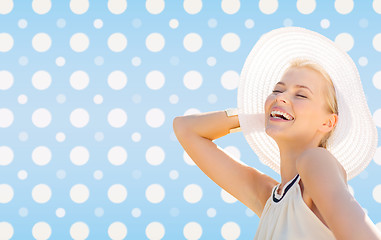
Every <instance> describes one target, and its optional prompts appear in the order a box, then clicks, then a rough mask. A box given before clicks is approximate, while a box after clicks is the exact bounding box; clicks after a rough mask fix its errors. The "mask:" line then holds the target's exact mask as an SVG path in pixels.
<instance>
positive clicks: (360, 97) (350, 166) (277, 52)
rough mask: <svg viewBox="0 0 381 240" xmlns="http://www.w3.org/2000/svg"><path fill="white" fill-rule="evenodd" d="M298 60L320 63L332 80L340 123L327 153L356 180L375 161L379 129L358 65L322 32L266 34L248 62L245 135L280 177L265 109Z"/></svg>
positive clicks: (241, 92)
mask: <svg viewBox="0 0 381 240" xmlns="http://www.w3.org/2000/svg"><path fill="white" fill-rule="evenodd" d="M295 58H304V59H310V60H312V61H314V62H316V63H318V64H319V65H321V66H322V67H323V68H324V69H325V70H326V72H327V73H328V74H329V75H330V77H331V80H332V82H333V84H334V87H335V91H336V98H337V104H338V110H339V120H338V123H337V126H336V129H335V131H334V132H333V134H332V135H331V137H330V138H329V139H328V142H327V150H329V151H330V152H331V154H333V155H334V156H335V157H336V159H337V160H338V161H339V162H340V163H341V164H342V165H343V167H344V168H345V170H346V172H347V177H348V179H351V178H353V177H354V176H356V175H357V174H359V173H360V172H361V171H362V170H364V169H365V168H366V166H367V165H368V164H369V162H370V161H371V160H372V158H373V155H374V153H375V151H376V148H377V129H376V126H375V124H374V122H373V119H372V115H371V113H370V110H369V108H368V105H367V101H366V98H365V94H364V91H363V87H362V84H361V80H360V75H359V73H358V70H357V68H356V65H355V63H354V62H353V61H352V59H351V57H350V56H349V55H348V54H347V53H346V52H345V51H343V50H341V49H340V48H339V47H338V46H336V44H335V43H334V42H332V41H331V40H330V39H328V38H326V37H324V36H323V35H321V34H319V33H316V32H313V31H310V30H307V29H304V28H300V27H285V28H279V29H275V30H273V31H271V32H268V33H266V34H264V35H263V36H262V37H261V38H260V39H259V40H258V42H257V43H256V44H255V46H254V47H253V49H252V50H251V52H250V54H249V55H248V57H247V59H246V61H245V64H244V66H243V69H242V72H241V76H240V82H239V86H238V99H237V100H238V101H237V102H238V109H239V113H238V116H239V121H240V125H241V129H242V132H243V135H244V137H245V138H246V141H247V142H248V144H249V145H250V147H251V148H252V149H253V150H254V152H255V153H256V154H257V156H258V158H259V159H260V160H261V162H262V163H264V164H266V165H267V166H269V167H270V168H272V169H273V170H275V171H276V172H277V173H280V154H279V148H278V145H277V143H276V142H275V141H274V139H272V138H271V137H270V136H268V135H267V134H266V132H265V125H264V121H265V116H264V114H265V110H264V104H265V101H266V98H267V97H268V96H269V95H270V94H271V92H272V90H273V88H274V86H275V84H276V83H277V82H278V81H280V79H281V77H282V75H283V73H284V71H285V69H286V68H287V67H288V64H289V62H290V61H291V60H293V59H295Z"/></svg>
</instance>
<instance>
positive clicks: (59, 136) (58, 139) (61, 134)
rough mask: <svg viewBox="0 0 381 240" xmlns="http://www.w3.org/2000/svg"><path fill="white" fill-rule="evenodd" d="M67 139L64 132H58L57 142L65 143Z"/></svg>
mask: <svg viewBox="0 0 381 240" xmlns="http://www.w3.org/2000/svg"><path fill="white" fill-rule="evenodd" d="M65 139H66V135H65V133H63V132H58V133H57V134H56V140H57V142H63V141H65Z"/></svg>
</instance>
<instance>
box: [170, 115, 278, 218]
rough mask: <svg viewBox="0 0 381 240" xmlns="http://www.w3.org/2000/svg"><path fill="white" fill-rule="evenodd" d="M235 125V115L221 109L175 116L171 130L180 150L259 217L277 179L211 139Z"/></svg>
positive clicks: (226, 132)
mask: <svg viewBox="0 0 381 240" xmlns="http://www.w3.org/2000/svg"><path fill="white" fill-rule="evenodd" d="M236 127H239V120H238V117H237V116H233V117H227V116H226V113H225V111H216V112H208V113H201V114H194V115H189V116H180V117H176V118H175V119H174V121H173V129H174V131H175V134H176V137H177V139H178V140H179V142H180V144H181V145H182V146H183V148H184V150H185V151H186V152H187V153H188V155H189V156H190V157H191V158H192V160H193V161H194V162H195V163H196V165H197V166H198V167H199V168H200V169H201V170H202V171H203V172H204V173H205V174H206V175H207V176H208V177H209V178H210V179H212V180H213V181H214V182H215V183H216V184H218V185H219V186H220V187H221V188H223V189H224V190H225V191H227V192H228V193H230V194H231V195H233V196H234V197H235V198H236V199H238V200H239V201H240V202H242V203H243V204H245V205H246V206H247V207H248V208H250V209H251V210H253V212H255V213H256V214H257V215H258V216H261V213H262V210H263V208H264V205H265V203H266V201H267V199H268V198H269V197H270V195H271V189H272V187H273V186H274V185H275V184H277V182H276V181H275V180H274V179H272V178H271V177H269V176H267V175H265V174H263V173H261V172H259V171H258V170H256V169H254V168H252V167H250V166H247V165H245V164H243V163H242V162H240V161H237V160H236V159H233V157H232V156H229V155H228V154H226V153H225V152H224V151H223V150H222V149H221V148H219V147H218V146H217V145H216V144H215V143H214V142H213V140H215V139H217V138H220V137H222V136H225V135H227V134H228V133H229V130H230V129H233V128H236Z"/></svg>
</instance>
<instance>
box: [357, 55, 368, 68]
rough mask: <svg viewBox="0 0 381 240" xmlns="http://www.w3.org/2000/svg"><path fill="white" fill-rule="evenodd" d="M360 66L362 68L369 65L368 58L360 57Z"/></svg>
mask: <svg viewBox="0 0 381 240" xmlns="http://www.w3.org/2000/svg"><path fill="white" fill-rule="evenodd" d="M359 64H360V66H362V67H364V66H366V65H368V58H366V57H360V58H359Z"/></svg>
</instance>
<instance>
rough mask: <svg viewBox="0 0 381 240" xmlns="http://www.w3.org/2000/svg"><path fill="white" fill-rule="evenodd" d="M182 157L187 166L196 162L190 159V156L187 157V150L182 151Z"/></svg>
mask: <svg viewBox="0 0 381 240" xmlns="http://www.w3.org/2000/svg"><path fill="white" fill-rule="evenodd" d="M183 159H184V162H185V163H186V164H188V165H189V166H195V165H196V163H195V162H194V161H193V160H192V158H191V157H189V155H188V153H187V152H185V151H184V152H183Z"/></svg>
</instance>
